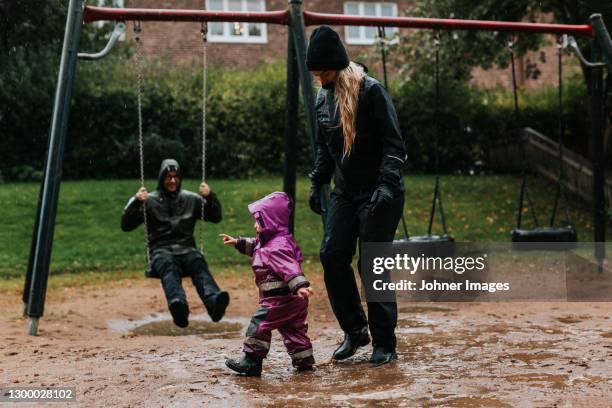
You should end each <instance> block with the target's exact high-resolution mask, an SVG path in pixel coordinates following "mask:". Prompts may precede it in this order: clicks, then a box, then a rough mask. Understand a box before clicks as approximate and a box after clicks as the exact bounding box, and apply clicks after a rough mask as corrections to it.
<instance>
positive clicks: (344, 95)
mask: <svg viewBox="0 0 612 408" xmlns="http://www.w3.org/2000/svg"><path fill="white" fill-rule="evenodd" d="M364 76H365V71H364V69H363V67H362V66H361V65H359V64H356V63H354V62H352V61H351V62H350V64H349V66H348V67H346V68H345V69H343V70H342V71H338V76H337V78H336V83H335V85H334V89H335V99H336V101H335V102H336V109H340V126H342V134H343V136H344V149H343V152H342V153H343V156H348V155H349V154H351V150H352V148H353V143H355V135H356V134H357V125H356V121H355V117H356V116H357V102H358V99H359V87H360V86H361V80H362V79H363V77H364Z"/></svg>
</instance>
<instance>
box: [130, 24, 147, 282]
mask: <svg viewBox="0 0 612 408" xmlns="http://www.w3.org/2000/svg"><path fill="white" fill-rule="evenodd" d="M141 31H142V29H141V27H140V22H139V21H135V22H134V33H135V34H136V38H135V41H136V47H135V52H134V57H135V61H134V62H135V64H134V65H135V66H136V84H137V85H136V86H137V91H138V93H137V95H138V99H137V103H138V149H139V162H140V187H144V186H145V182H144V177H145V176H144V139H143V124H142V122H143V121H142V94H143V91H142V88H143V82H144V81H143V74H142V42H141V40H140V33H141ZM141 208H142V220H143V224H144V234H145V248H146V255H147V271H149V269H150V268H151V252H150V248H149V224H148V220H147V207H146V201H145V202H143V203H142V206H141Z"/></svg>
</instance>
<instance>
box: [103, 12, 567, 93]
mask: <svg viewBox="0 0 612 408" xmlns="http://www.w3.org/2000/svg"><path fill="white" fill-rule="evenodd" d="M99 2H100V3H102V4H104V3H106V4H107V5H108V4H110V3H113V4H114V5H116V6H125V7H139V8H175V9H199V8H204V7H205V8H206V9H208V10H220V11H273V10H283V9H286V8H287V0H174V1H168V0H99ZM413 4H414V1H413V0H397V1H385V0H378V1H343V0H304V4H303V7H304V9H306V10H312V11H318V12H324V13H335V14H357V15H376V16H409V15H410V10H411V8H412V7H413ZM142 29H143V34H142V38H143V50H144V52H145V53H147V54H149V55H156V56H160V57H168V58H169V59H170V60H172V61H173V62H176V63H181V64H190V63H191V62H192V61H194V60H195V61H199V59H200V58H201V49H202V40H201V37H200V25H199V24H198V23H183V22H180V23H172V22H144V23H142ZM334 29H336V30H337V31H338V32H339V33H340V34H341V36H342V39H343V41H344V43H345V44H346V47H347V50H348V53H349V55H350V56H351V57H353V58H356V57H359V58H360V61H363V62H365V63H366V64H368V65H369V66H370V68H371V70H372V71H374V72H375V73H376V72H380V70H381V66H380V61H379V59H378V56H379V51H378V49H377V46H376V35H377V30H376V28H375V27H334ZM311 30H312V28H309V32H310V31H311ZM386 30H387V33H388V34H393V33H394V32H396V31H397V29H389V28H387V29H386ZM410 32H411V29H401V30H400V34H401V35H402V36H403V35H410ZM131 37H132V30H131V27H128V33H127V39H128V40H130V38H131ZM548 42H549V45H547V46H545V47H543V48H542V49H541V50H539V51H537V52H533V53H530V54H528V55H526V56H524V57H523V58H521V59H520V60H519V61H518V64H517V65H518V66H517V70H518V74H519V84H520V85H521V86H522V87H526V88H538V87H540V86H542V85H549V84H554V83H555V82H556V65H555V63H554V61H555V53H556V48H555V45H554V38H553V37H552V36H551V37H550V41H548ZM208 50H209V51H208V52H209V54H208V55H209V57H208V58H209V63H210V64H215V65H222V66H224V67H227V68H235V69H252V68H254V67H256V66H258V65H259V64H261V63H265V62H273V61H278V60H284V59H285V58H286V52H287V51H286V50H287V27H285V26H277V25H266V24H260V23H257V24H255V23H249V24H245V23H210V24H209V48H208ZM542 60H544V61H546V62H540V63H539V64H538V69H539V70H540V71H541V72H542V74H541V76H540V79H539V80H537V81H534V80H527V79H525V71H526V69H527V65H528V64H529V63H530V62H537V61H542ZM574 69H575V68H574ZM473 76H474V78H473V82H474V83H475V84H477V85H478V86H481V87H485V88H491V87H495V86H497V85H502V86H505V87H508V86H510V84H511V76H510V72H509V70H496V69H491V70H488V71H484V70H482V69H475V70H474V72H473Z"/></svg>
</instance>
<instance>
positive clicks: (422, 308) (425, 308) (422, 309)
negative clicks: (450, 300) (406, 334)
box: [399, 305, 457, 314]
mask: <svg viewBox="0 0 612 408" xmlns="http://www.w3.org/2000/svg"><path fill="white" fill-rule="evenodd" d="M455 311H457V309H455V308H452V307H447V306H433V305H431V306H430V305H413V306H402V307H400V308H399V312H400V313H413V314H415V313H427V312H455Z"/></svg>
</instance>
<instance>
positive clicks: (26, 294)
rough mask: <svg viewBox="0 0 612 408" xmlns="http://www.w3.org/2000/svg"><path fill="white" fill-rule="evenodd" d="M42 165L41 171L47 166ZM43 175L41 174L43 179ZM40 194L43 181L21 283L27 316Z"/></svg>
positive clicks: (25, 314) (40, 200)
mask: <svg viewBox="0 0 612 408" xmlns="http://www.w3.org/2000/svg"><path fill="white" fill-rule="evenodd" d="M47 150H49V146H47ZM46 164H47V163H46V161H45V165H44V166H43V171H44V169H45V168H46V167H47V166H46ZM44 178H45V176H44V175H43V180H44ZM42 195H43V183H42V182H41V183H40V189H39V192H38V204H37V209H36V219H35V220H34V228H33V230H32V241H31V242H30V255H29V257H28V269H27V270H26V275H25V282H24V284H23V295H22V300H23V305H24V308H23V316H24V317H25V316H27V314H28V301H29V300H30V286H31V285H32V268H33V266H34V253H35V252H36V242H37V241H36V232H37V231H38V226H39V223H38V220H39V219H40V208H41V207H42Z"/></svg>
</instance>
